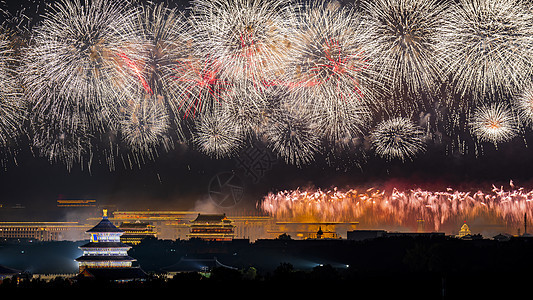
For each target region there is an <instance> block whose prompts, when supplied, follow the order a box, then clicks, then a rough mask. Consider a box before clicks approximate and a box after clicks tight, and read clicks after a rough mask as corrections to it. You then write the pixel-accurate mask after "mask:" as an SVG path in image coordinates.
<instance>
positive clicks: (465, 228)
mask: <svg viewBox="0 0 533 300" xmlns="http://www.w3.org/2000/svg"><path fill="white" fill-rule="evenodd" d="M470 235H472V232H471V231H470V228H468V225H466V223H464V224H463V226H461V230H459V234H458V235H457V237H460V238H463V237H465V236H470Z"/></svg>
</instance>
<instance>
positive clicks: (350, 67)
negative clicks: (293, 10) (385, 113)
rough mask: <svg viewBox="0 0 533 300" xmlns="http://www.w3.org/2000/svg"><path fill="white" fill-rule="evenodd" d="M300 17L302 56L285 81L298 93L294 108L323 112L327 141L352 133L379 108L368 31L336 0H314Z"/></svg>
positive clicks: (360, 129) (339, 138)
mask: <svg viewBox="0 0 533 300" xmlns="http://www.w3.org/2000/svg"><path fill="white" fill-rule="evenodd" d="M300 18H301V22H300V23H301V26H300V28H299V30H298V46H297V47H298V53H299V54H298V55H297V56H295V57H294V60H293V61H292V63H293V64H292V67H291V72H289V73H288V74H287V76H285V77H284V79H283V80H282V82H283V83H284V84H285V85H286V86H288V87H289V88H291V89H292V91H293V92H294V93H295V94H297V95H299V96H298V97H295V99H299V100H298V101H299V102H300V103H297V104H295V105H296V106H298V107H301V108H303V109H306V110H308V111H309V113H311V114H315V115H317V116H320V118H321V119H322V122H321V126H322V128H320V129H319V130H320V131H321V132H322V133H323V134H324V135H325V136H326V138H327V139H328V140H329V141H331V142H334V143H336V142H338V141H339V140H342V139H345V138H346V137H349V138H351V137H354V136H356V135H358V134H360V133H361V132H362V131H363V130H364V128H365V126H366V124H367V122H368V121H369V117H370V111H369V110H368V108H367V107H369V106H374V107H375V106H381V105H377V103H375V102H374V101H373V99H375V98H374V97H373V95H372V93H371V92H370V89H369V84H370V81H372V78H371V77H370V73H371V71H370V69H369V68H368V67H369V61H368V60H369V58H368V57H367V56H366V54H365V51H366V50H365V43H364V42H363V41H365V38H364V36H365V35H366V33H365V30H364V28H363V26H362V24H361V22H360V19H359V17H358V15H357V14H356V12H355V11H353V10H351V9H348V8H346V7H341V6H339V5H335V4H332V3H324V2H321V1H313V2H312V3H311V4H309V6H307V7H305V9H304V10H303V12H302V14H301V15H300ZM376 90H377V89H376ZM376 90H372V92H374V91H376Z"/></svg>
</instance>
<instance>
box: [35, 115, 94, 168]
mask: <svg viewBox="0 0 533 300" xmlns="http://www.w3.org/2000/svg"><path fill="white" fill-rule="evenodd" d="M75 109H76V107H74V106H71V107H68V108H65V112H66V113H65V115H64V116H63V119H62V120H61V121H59V120H58V119H57V118H56V117H55V116H53V115H52V114H41V115H38V116H37V117H36V118H34V119H33V122H32V123H31V143H32V146H33V147H35V148H36V149H37V152H38V154H39V155H40V156H42V157H44V158H46V159H48V161H49V162H50V163H61V164H64V165H65V166H66V168H67V170H68V171H71V170H72V167H73V166H74V164H77V163H79V164H80V167H81V168H83V167H84V166H85V164H87V167H90V165H91V162H92V158H93V154H94V153H93V145H92V141H93V137H94V136H93V135H92V134H91V131H90V130H89V129H88V128H87V127H86V125H85V124H87V121H85V120H79V119H78V117H79V116H84V115H82V114H78V113H76V112H75V111H73V110H75ZM68 112H70V113H68Z"/></svg>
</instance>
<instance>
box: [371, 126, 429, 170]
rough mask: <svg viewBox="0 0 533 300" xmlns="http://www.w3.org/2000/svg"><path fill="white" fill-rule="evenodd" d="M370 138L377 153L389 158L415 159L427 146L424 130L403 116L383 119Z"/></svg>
mask: <svg viewBox="0 0 533 300" xmlns="http://www.w3.org/2000/svg"><path fill="white" fill-rule="evenodd" d="M370 138H371V142H372V147H373V149H374V151H375V152H376V154H377V155H379V156H380V157H383V158H386V159H388V160H393V159H400V160H402V161H403V160H406V159H413V158H414V157H415V156H416V155H417V154H418V153H420V152H423V151H425V148H426V145H425V142H424V132H423V131H422V130H421V128H419V127H417V126H416V125H415V124H413V122H412V121H411V120H410V119H408V118H403V117H398V118H394V119H390V120H385V121H382V122H381V123H379V124H378V126H377V127H376V128H375V129H374V130H373V131H372V133H371V137H370Z"/></svg>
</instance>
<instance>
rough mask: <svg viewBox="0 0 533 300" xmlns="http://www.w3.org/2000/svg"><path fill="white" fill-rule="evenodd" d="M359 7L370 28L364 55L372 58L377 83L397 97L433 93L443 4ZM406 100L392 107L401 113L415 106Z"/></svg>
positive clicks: (412, 1)
mask: <svg viewBox="0 0 533 300" xmlns="http://www.w3.org/2000/svg"><path fill="white" fill-rule="evenodd" d="M362 6H363V8H364V13H363V18H364V19H365V21H364V22H365V24H367V26H369V27H370V28H371V30H369V32H370V34H369V39H370V41H369V42H371V43H372V45H374V47H372V48H371V49H369V53H368V55H369V56H371V57H373V68H374V69H375V70H376V73H377V74H378V76H379V79H378V80H379V81H385V82H388V81H390V84H391V87H392V89H393V91H394V92H395V93H396V94H400V95H403V92H407V93H408V95H418V94H419V93H422V92H430V93H433V92H434V91H435V88H436V87H438V86H439V85H440V84H441V81H442V74H441V72H442V71H441V70H442V66H443V62H442V57H443V50H445V49H442V48H438V47H437V45H438V43H437V42H438V40H439V39H440V38H441V27H442V25H443V19H442V16H441V15H442V12H443V11H444V10H445V8H446V6H445V3H442V2H440V1H436V0H423V1H420V0H378V1H364V3H363V4H362ZM410 98H413V99H416V100H419V99H418V98H419V97H410ZM391 99H393V98H391ZM406 100H407V99H404V98H402V100H401V101H399V102H400V104H398V103H396V104H394V106H396V105H400V106H401V108H402V109H404V110H405V109H412V107H416V106H417V103H411V102H410V101H406ZM406 103H407V104H406ZM408 104H409V106H408ZM406 106H408V107H406ZM389 107H390V105H389Z"/></svg>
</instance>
